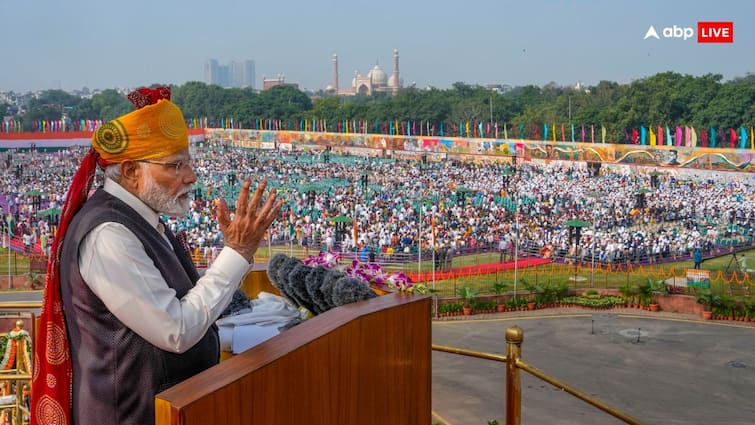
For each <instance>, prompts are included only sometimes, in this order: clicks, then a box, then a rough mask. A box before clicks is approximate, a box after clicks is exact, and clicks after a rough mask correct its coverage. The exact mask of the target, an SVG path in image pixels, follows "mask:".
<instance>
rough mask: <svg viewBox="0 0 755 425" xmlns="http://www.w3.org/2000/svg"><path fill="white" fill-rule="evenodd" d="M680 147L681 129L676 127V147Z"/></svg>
mask: <svg viewBox="0 0 755 425" xmlns="http://www.w3.org/2000/svg"><path fill="white" fill-rule="evenodd" d="M681 145H682V128H681V127H679V126H678V125H677V126H676V146H681Z"/></svg>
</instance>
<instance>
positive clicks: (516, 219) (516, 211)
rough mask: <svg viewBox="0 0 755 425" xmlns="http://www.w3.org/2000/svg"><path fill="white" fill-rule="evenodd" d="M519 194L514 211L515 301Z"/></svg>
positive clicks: (517, 263)
mask: <svg viewBox="0 0 755 425" xmlns="http://www.w3.org/2000/svg"><path fill="white" fill-rule="evenodd" d="M519 201H520V199H519V194H518V193H517V196H516V208H515V209H514V211H515V212H514V224H515V225H516V233H515V234H514V299H516V285H517V271H518V268H519V267H518V265H519Z"/></svg>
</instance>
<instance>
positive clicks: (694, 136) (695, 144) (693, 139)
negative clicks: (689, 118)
mask: <svg viewBox="0 0 755 425" xmlns="http://www.w3.org/2000/svg"><path fill="white" fill-rule="evenodd" d="M689 129H690V130H692V140H691V142H692V143H691V145H692V146H693V147H694V146H697V131H695V127H690V128H689Z"/></svg>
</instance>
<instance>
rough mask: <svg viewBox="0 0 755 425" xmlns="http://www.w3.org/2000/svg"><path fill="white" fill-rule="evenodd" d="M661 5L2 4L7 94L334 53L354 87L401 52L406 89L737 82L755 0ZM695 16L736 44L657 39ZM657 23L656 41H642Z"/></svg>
mask: <svg viewBox="0 0 755 425" xmlns="http://www.w3.org/2000/svg"><path fill="white" fill-rule="evenodd" d="M658 3H660V4H656V2H653V1H650V0H638V1H632V2H629V1H620V2H618V1H617V2H608V3H606V2H599V1H598V0H582V1H567V2H559V1H545V0H541V1H533V2H527V3H526V4H524V2H513V1H494V0H471V1H469V2H465V3H464V5H463V8H462V7H443V6H440V5H438V4H437V3H429V2H418V3H416V4H415V3H411V4H409V3H406V2H399V1H396V0H386V1H384V2H381V3H364V4H355V3H354V2H345V1H343V0H329V2H328V4H327V5H325V4H320V5H319V6H316V7H312V4H311V3H308V2H302V1H301V0H296V1H294V0H289V1H284V2H283V3H281V4H279V5H276V7H275V8H268V9H265V8H260V7H258V6H254V5H251V4H246V3H245V2H240V1H235V0H219V1H218V2H213V3H212V4H211V5H210V4H205V3H199V2H196V1H194V0H190V1H184V2H170V1H168V2H158V3H155V2H146V1H144V0H134V1H133V2H131V3H130V4H129V7H128V8H122V7H119V8H117V9H116V7H115V6H114V5H111V4H103V3H102V2H96V1H93V0H70V1H68V2H65V4H62V3H59V2H55V1H53V0H38V1H36V2H23V1H21V0H0V15H2V16H3V17H5V18H6V19H4V22H3V25H2V26H0V39H3V40H14V42H10V43H6V45H5V46H4V49H3V50H4V57H5V58H6V60H5V61H3V62H4V63H3V65H4V66H2V67H0V91H16V92H23V91H35V90H44V89H51V88H60V89H63V90H68V91H70V90H75V89H81V88H83V87H88V88H89V89H91V90H95V89H107V88H119V87H137V86H143V85H149V84H153V83H168V84H178V85H180V84H184V83H185V82H187V81H205V76H204V74H203V70H204V64H205V62H206V61H207V60H208V59H209V58H214V59H216V60H217V61H218V62H219V63H228V62H232V61H238V60H242V61H243V60H246V59H249V60H253V61H254V63H255V68H256V70H255V71H256V72H255V74H256V75H255V82H254V86H255V87H257V88H261V87H262V78H263V77H268V78H272V77H275V76H277V75H285V78H286V82H291V83H298V84H299V87H300V88H301V89H303V90H311V91H318V90H321V89H325V87H326V86H327V85H329V84H331V82H332V77H331V74H332V65H331V58H332V56H333V54H337V55H338V58H339V68H340V81H339V86H343V87H346V86H347V85H348V84H349V83H350V81H351V77H352V76H353V74H354V72H355V71H358V72H359V73H360V74H362V75H366V74H367V72H368V71H369V70H370V69H371V68H372V67H374V65H375V64H376V63H379V64H380V66H381V67H382V68H383V69H384V70H386V69H390V64H391V53H392V52H393V49H398V50H399V51H400V52H401V78H402V80H403V81H404V87H407V86H411V85H412V84H416V87H418V88H425V87H428V86H432V87H437V88H449V87H451V86H452V84H453V83H455V82H464V83H467V84H479V85H485V84H507V85H512V86H519V85H526V84H535V85H540V86H542V85H545V84H547V83H549V82H555V83H556V84H558V85H562V86H566V85H575V84H577V83H582V84H583V85H594V84H597V83H598V82H599V81H601V80H609V81H616V82H619V83H628V82H631V81H633V80H635V79H639V78H644V77H647V76H650V75H654V74H656V73H658V72H664V71H674V72H679V73H682V74H691V75H703V74H706V73H714V74H722V75H723V77H724V79H725V80H729V79H732V78H735V77H738V76H744V75H746V74H747V73H752V72H755V55H754V54H753V53H754V52H755V29H754V28H753V27H752V25H750V24H749V22H748V21H747V20H748V18H749V17H750V16H752V15H753V12H755V4H754V3H752V2H748V1H746V0H733V1H728V2H717V3H710V2H704V1H702V0H699V1H678V0H677V1H667V2H658ZM30 17H31V18H33V19H29V18H30ZM146 17H149V19H147V18H146ZM699 21H731V22H733V25H734V42H733V43H723V44H704V43H697V41H696V40H695V39H687V40H685V39H682V38H675V37H668V38H666V37H664V36H663V35H664V31H663V29H664V28H669V30H671V29H673V28H674V27H679V28H693V29H694V28H695V27H696V24H697V22H699ZM30 22H31V23H30ZM651 26H652V27H653V28H654V29H656V30H657V32H658V33H659V34H660V35H661V37H660V39H655V38H650V39H643V37H644V36H645V35H646V33H647V32H648V29H649V28H650V27H651ZM669 34H672V31H669ZM11 59H12V60H11Z"/></svg>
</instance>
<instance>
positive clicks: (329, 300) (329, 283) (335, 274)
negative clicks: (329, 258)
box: [320, 269, 346, 310]
mask: <svg viewBox="0 0 755 425" xmlns="http://www.w3.org/2000/svg"><path fill="white" fill-rule="evenodd" d="M342 277H346V273H344V272H342V271H340V270H336V269H330V270H328V271H327V272H325V277H324V278H323V280H322V285H321V286H320V292H322V298H323V300H324V301H325V303H326V304H327V305H328V310H330V309H331V308H333V307H337V306H338V305H337V304H336V303H335V302H334V301H333V288H335V286H336V281H338V279H340V278H342Z"/></svg>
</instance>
